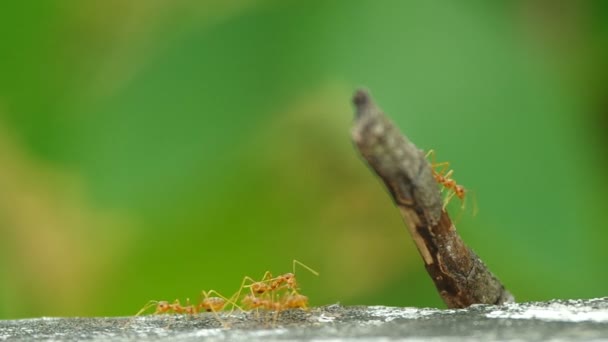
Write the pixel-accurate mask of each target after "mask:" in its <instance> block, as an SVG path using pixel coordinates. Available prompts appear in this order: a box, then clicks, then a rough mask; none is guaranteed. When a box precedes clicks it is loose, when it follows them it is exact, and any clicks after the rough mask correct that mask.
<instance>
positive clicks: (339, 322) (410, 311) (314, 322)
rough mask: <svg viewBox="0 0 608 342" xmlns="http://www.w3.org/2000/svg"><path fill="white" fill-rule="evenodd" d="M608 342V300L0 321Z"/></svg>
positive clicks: (307, 336) (41, 331) (208, 331)
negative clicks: (458, 306)
mask: <svg viewBox="0 0 608 342" xmlns="http://www.w3.org/2000/svg"><path fill="white" fill-rule="evenodd" d="M201 339H204V340H207V341H243V340H247V341H300V340H301V341H304V340H306V341H308V340H315V341H348V340H351V341H354V340H356V341H385V340H407V341H422V340H424V341H429V340H430V341H463V340H479V341H551V340H553V341H608V297H606V298H598V299H589V300H568V301H550V302H542V303H520V304H509V305H505V306H500V307H498V306H473V307H471V308H467V309H459V310H439V309H416V308H396V307H383V306H369V307H368V306H365V307H364V306H353V307H343V306H340V305H330V306H325V307H319V308H314V309H312V310H310V311H301V310H292V311H285V312H282V313H281V314H280V315H278V316H277V315H274V314H272V313H264V312H259V313H255V312H248V313H234V314H232V315H228V314H222V315H219V316H215V315H213V314H200V315H196V316H182V315H151V316H140V317H116V318H48V317H44V318H35V319H22V320H5V321H0V341H198V340H201Z"/></svg>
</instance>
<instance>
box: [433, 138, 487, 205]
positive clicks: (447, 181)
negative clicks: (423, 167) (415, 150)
mask: <svg viewBox="0 0 608 342" xmlns="http://www.w3.org/2000/svg"><path fill="white" fill-rule="evenodd" d="M429 156H431V160H432V161H431V171H432V172H433V177H434V178H435V180H436V181H437V183H439V184H441V185H442V186H443V187H444V188H445V189H447V190H448V194H447V196H446V197H445V199H444V201H443V209H444V210H445V208H446V207H447V206H448V204H449V203H450V200H451V199H452V198H453V197H454V196H456V197H458V198H459V199H460V201H461V203H462V206H461V208H462V209H464V206H465V195H466V194H467V192H468V190H467V189H465V187H464V186H462V185H460V184H458V183H456V181H455V180H454V179H453V178H452V175H453V174H454V170H448V169H449V168H450V163H449V162H441V163H437V162H436V160H435V150H429V151H428V152H427V154H426V156H425V158H428V157H429ZM438 167H440V168H441V169H439V171H437V168H438ZM475 211H476V210H475V209H474V212H475Z"/></svg>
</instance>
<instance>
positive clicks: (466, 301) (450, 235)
mask: <svg viewBox="0 0 608 342" xmlns="http://www.w3.org/2000/svg"><path fill="white" fill-rule="evenodd" d="M353 102H354V104H355V106H356V114H355V116H356V117H355V124H354V127H353V130H352V137H353V140H354V142H355V144H356V145H357V148H358V149H359V152H360V153H361V155H362V156H363V157H364V158H365V160H366V161H367V163H368V164H369V166H371V168H372V169H373V170H374V172H375V173H376V174H377V175H378V176H380V178H381V179H382V180H383V181H384V184H385V185H386V187H387V189H388V190H389V192H390V194H391V196H392V198H393V200H394V201H395V204H396V205H397V208H399V211H400V212H401V216H402V217H403V220H404V221H405V223H406V225H407V227H408V229H409V231H410V234H411V235H412V238H413V239H414V242H415V244H416V247H417V248H418V251H419V252H420V255H421V256H422V259H423V261H424V264H425V266H426V270H427V272H428V273H429V275H430V276H431V278H432V279H433V282H435V286H436V287H437V290H438V291H439V294H440V295H441V298H442V299H443V301H444V302H445V303H446V304H447V306H448V307H449V308H464V307H467V306H469V305H472V304H502V303H506V302H513V301H514V299H513V296H512V295H511V294H510V293H509V292H508V291H507V290H505V288H504V286H503V285H502V284H501V283H500V281H499V280H498V279H497V278H496V277H495V276H494V275H493V274H492V273H491V272H490V271H489V270H488V268H487V267H486V265H485V264H484V263H483V262H482V261H481V259H479V257H478V256H477V255H476V254H475V253H474V252H473V251H472V250H471V249H470V248H469V247H467V246H466V245H465V244H464V242H463V241H462V239H461V238H460V236H459V235H458V233H457V232H456V227H455V226H454V224H453V223H452V221H451V219H450V217H449V215H448V213H447V212H446V211H445V210H443V209H442V199H441V194H440V192H439V187H438V185H437V182H436V181H435V179H434V178H433V174H432V169H431V165H430V164H429V162H428V161H427V160H426V158H425V156H424V153H423V151H421V150H419V149H418V148H417V147H416V146H415V145H414V144H413V143H412V142H410V141H409V140H408V139H407V138H406V137H405V135H403V134H402V133H401V132H399V129H398V128H397V127H396V126H395V125H394V124H393V123H392V122H391V121H390V120H389V119H388V118H387V117H386V116H385V115H384V113H382V111H381V110H380V108H378V107H377V106H376V104H375V103H374V101H373V100H372V98H371V96H370V95H369V94H368V93H367V92H366V91H365V90H358V91H357V92H356V93H355V96H354V98H353Z"/></svg>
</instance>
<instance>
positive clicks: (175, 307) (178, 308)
mask: <svg viewBox="0 0 608 342" xmlns="http://www.w3.org/2000/svg"><path fill="white" fill-rule="evenodd" d="M212 294H214V295H215V296H211V295H212ZM228 304H231V305H232V306H233V308H235V307H236V308H239V309H241V308H240V307H239V306H238V305H237V304H236V303H235V302H234V301H233V300H232V299H228V298H226V297H224V296H222V295H221V294H220V293H219V292H217V291H215V290H210V291H202V292H201V300H200V302H199V304H198V305H193V304H190V299H186V305H185V306H182V305H181V303H180V301H179V299H176V300H175V301H174V302H173V303H171V304H169V302H168V301H164V300H161V301H156V300H151V301H149V302H148V303H147V304H146V305H145V306H144V307H143V308H142V309H141V310H139V312H138V313H137V314H135V316H139V315H140V314H142V313H143V312H145V311H146V310H148V309H149V308H150V307H152V306H154V305H156V310H155V311H154V314H163V313H176V314H190V315H193V314H196V313H198V312H202V311H206V312H214V313H215V312H218V311H222V310H223V309H224V308H225V307H226V305H228ZM241 310H242V309H241Z"/></svg>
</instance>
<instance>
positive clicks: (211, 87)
mask: <svg viewBox="0 0 608 342" xmlns="http://www.w3.org/2000/svg"><path fill="white" fill-rule="evenodd" d="M604 3H605V2H604ZM602 6H603V8H602ZM605 7H606V6H605V5H603V3H602V2H599V1H598V2H593V1H564V2H553V1H494V2H488V1H470V2H466V3H464V2H463V3H457V2H453V1H427V0H412V1H399V0H395V1H345V0H344V1H301V2H292V1H248V0H238V1H237V0H233V1H223V0H217V1H194V0H192V1H152V0H139V1H122V0H112V1H95V2H93V1H67V0H65V1H35V2H28V1H21V2H19V1H6V2H2V4H0V42H1V47H0V318H18V317H31V316H42V315H44V316H56V315H61V316H75V315H78V316H88V315H131V314H134V313H135V312H137V311H138V310H139V309H140V308H141V307H142V306H143V305H144V304H145V303H146V302H147V301H148V300H150V299H159V300H160V299H167V300H173V299H175V298H180V299H182V300H184V299H185V298H187V297H190V298H198V294H199V293H200V290H203V289H215V290H217V291H220V292H222V293H225V294H231V293H233V292H234V291H236V290H237V288H238V286H239V284H240V281H241V279H242V278H243V276H245V275H250V276H253V277H260V276H261V275H262V274H263V273H264V271H266V270H270V271H272V272H273V273H275V274H279V273H284V272H289V271H291V262H292V260H293V259H297V260H299V261H301V262H303V263H305V264H307V265H309V266H310V267H312V268H314V269H316V270H317V271H319V272H320V273H321V275H320V276H319V277H315V276H313V275H311V274H309V273H307V272H305V271H304V270H302V269H300V270H298V275H299V278H300V283H301V286H302V292H303V293H304V294H306V295H308V296H309V297H310V300H311V303H312V304H313V305H324V304H331V303H336V302H340V303H342V304H348V305H350V304H369V305H397V306H430V307H444V305H443V303H442V302H441V300H440V299H439V296H438V294H437V293H436V291H435V289H434V286H433V284H432V282H431V280H430V279H429V277H428V276H427V275H426V271H425V270H424V267H423V264H422V260H421V258H420V257H419V256H418V254H417V252H416V250H415V247H414V245H413V243H412V241H411V239H410V237H409V235H408V233H407V230H406V228H405V227H404V225H403V223H402V222H401V219H400V217H399V213H398V211H397V210H396V209H395V208H394V207H393V205H392V202H391V200H390V199H389V197H388V196H387V194H386V192H385V190H384V188H383V187H382V185H381V183H380V182H379V180H378V179H377V178H376V177H374V176H373V175H372V173H371V172H370V171H369V170H368V169H367V167H366V166H364V164H363V163H362V161H361V160H360V159H359V157H358V155H357V154H356V152H355V151H354V149H353V147H352V144H351V142H350V136H349V130H350V124H351V120H352V112H353V110H352V107H351V104H350V98H351V94H352V92H353V90H354V89H356V87H358V86H361V85H363V86H366V87H368V88H369V89H371V91H372V93H373V95H374V96H375V98H376V100H377V101H378V102H379V104H380V105H381V106H382V108H383V109H384V110H385V111H386V112H387V113H388V114H389V115H391V116H392V117H393V118H394V120H395V122H396V123H397V124H398V125H399V126H400V127H401V128H402V130H404V131H405V132H407V134H408V136H409V137H410V138H411V139H412V140H413V141H414V142H415V143H416V144H417V145H418V146H419V147H420V148H423V149H430V148H433V149H435V150H436V151H437V158H438V160H441V161H443V160H448V161H450V162H451V163H452V166H453V168H454V169H455V175H454V177H455V178H456V180H457V181H458V182H459V183H462V184H463V185H465V186H466V187H467V188H469V189H472V190H473V191H474V193H475V197H476V199H477V204H478V207H479V213H478V214H477V215H476V216H474V217H473V216H472V215H471V214H470V212H469V211H467V210H465V211H464V212H463V213H462V214H459V211H460V209H459V203H458V202H457V201H454V203H453V204H452V205H453V208H452V210H454V212H455V215H460V217H461V218H460V219H459V220H458V229H459V231H460V233H461V234H462V235H463V237H464V239H465V241H467V242H468V244H470V245H471V247H472V248H473V249H474V250H475V251H476V252H477V253H478V254H479V255H480V256H481V257H482V259H483V260H484V261H485V262H486V263H487V264H488V265H489V267H490V269H491V270H492V271H493V272H494V273H496V274H497V275H498V276H499V277H500V278H501V280H502V281H503V282H504V283H505V285H506V286H507V287H508V288H509V289H510V290H511V291H512V292H513V293H514V294H515V296H516V297H517V299H518V300H520V301H529V300H547V299H552V298H586V297H598V296H606V295H607V294H608V268H607V267H606V261H607V260H608V249H607V248H606V241H607V238H608V230H607V229H606V223H605V222H606V211H605V210H606V203H608V201H607V200H606V198H607V196H608V186H607V182H606V181H605V177H606V168H607V166H608V158H607V157H608V154H607V153H606V150H605V148H606V146H607V143H608V141H607V138H608V136H607V134H606V129H607V128H608V120H607V117H608V116H607V114H608V110H607V109H608V100H607V99H608V91H607V89H608V88H606V84H607V83H608V82H607V80H608V77H607V75H608V63H607V62H606V61H607V60H608V53H607V51H608V48H607V44H606V43H607V42H608V20H607V18H606V13H607V11H606V8H605ZM469 208H470V206H469Z"/></svg>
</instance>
